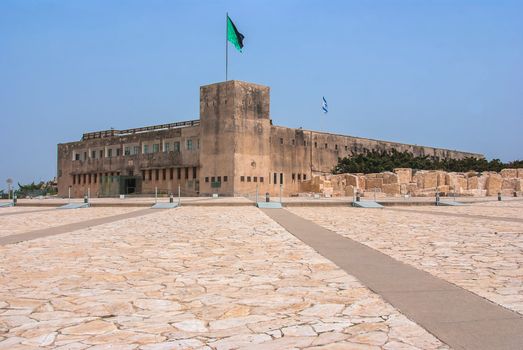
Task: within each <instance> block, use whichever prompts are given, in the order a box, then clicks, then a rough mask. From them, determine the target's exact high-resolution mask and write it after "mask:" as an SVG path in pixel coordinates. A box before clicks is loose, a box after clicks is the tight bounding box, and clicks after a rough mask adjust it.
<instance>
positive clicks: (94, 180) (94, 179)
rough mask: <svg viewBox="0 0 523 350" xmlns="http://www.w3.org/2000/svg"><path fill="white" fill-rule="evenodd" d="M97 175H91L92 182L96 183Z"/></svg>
mask: <svg viewBox="0 0 523 350" xmlns="http://www.w3.org/2000/svg"><path fill="white" fill-rule="evenodd" d="M97 177H98V176H97V174H94V175H93V182H94V183H96V180H97V179H96V178H97Z"/></svg>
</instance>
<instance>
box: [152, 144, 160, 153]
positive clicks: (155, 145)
mask: <svg viewBox="0 0 523 350" xmlns="http://www.w3.org/2000/svg"><path fill="white" fill-rule="evenodd" d="M158 152H160V144H159V143H155V144H153V153H158Z"/></svg>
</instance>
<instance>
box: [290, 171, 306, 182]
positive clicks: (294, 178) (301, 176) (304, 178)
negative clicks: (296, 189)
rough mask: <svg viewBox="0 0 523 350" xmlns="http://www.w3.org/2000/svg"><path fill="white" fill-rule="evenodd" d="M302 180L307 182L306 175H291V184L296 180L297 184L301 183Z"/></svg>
mask: <svg viewBox="0 0 523 350" xmlns="http://www.w3.org/2000/svg"><path fill="white" fill-rule="evenodd" d="M302 178H303V181H307V174H295V173H292V182H296V179H298V182H300V181H302Z"/></svg>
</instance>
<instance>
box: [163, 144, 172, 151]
mask: <svg viewBox="0 0 523 350" xmlns="http://www.w3.org/2000/svg"><path fill="white" fill-rule="evenodd" d="M170 146H171V144H170V143H169V142H165V143H164V144H163V151H164V152H169V148H170Z"/></svg>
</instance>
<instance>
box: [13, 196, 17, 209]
mask: <svg viewBox="0 0 523 350" xmlns="http://www.w3.org/2000/svg"><path fill="white" fill-rule="evenodd" d="M16 201H17V198H16V194H13V207H16Z"/></svg>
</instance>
